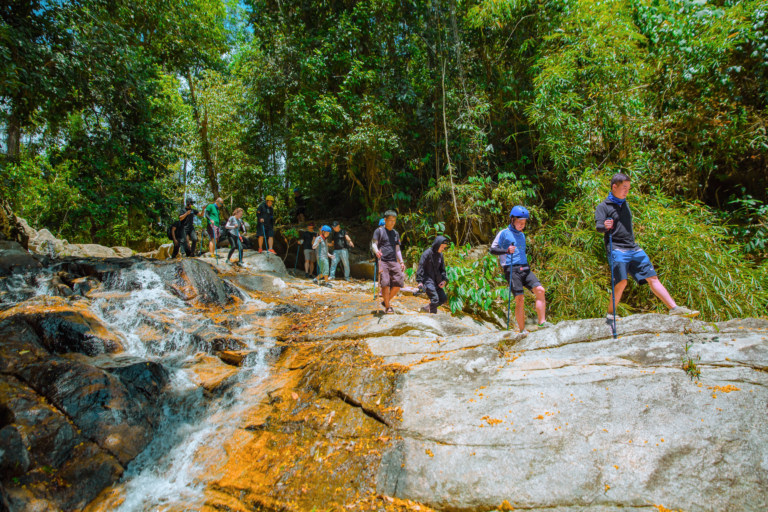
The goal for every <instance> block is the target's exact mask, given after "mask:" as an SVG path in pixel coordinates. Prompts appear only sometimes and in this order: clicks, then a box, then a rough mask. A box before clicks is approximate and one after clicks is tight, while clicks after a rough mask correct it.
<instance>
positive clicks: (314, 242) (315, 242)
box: [312, 236, 320, 249]
mask: <svg viewBox="0 0 768 512" xmlns="http://www.w3.org/2000/svg"><path fill="white" fill-rule="evenodd" d="M319 245H320V237H319V236H316V237H315V238H314V239H313V240H312V248H313V249H317V247H318V246H319Z"/></svg>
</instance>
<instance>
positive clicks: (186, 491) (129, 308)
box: [92, 268, 274, 512]
mask: <svg viewBox="0 0 768 512" xmlns="http://www.w3.org/2000/svg"><path fill="white" fill-rule="evenodd" d="M94 297H95V300H94V301H93V306H92V309H93V310H94V312H95V313H96V314H97V315H98V316H100V317H101V319H102V321H103V322H104V323H105V324H107V325H108V326H109V327H110V329H111V330H112V331H113V332H115V333H116V334H118V335H119V336H121V337H122V338H123V340H124V344H125V349H126V355H129V356H138V357H142V358H145V359H151V360H154V361H157V362H160V363H162V364H163V366H164V367H165V368H166V369H167V370H168V371H169V373H170V376H171V382H170V384H169V386H168V388H167V391H166V398H165V402H164V404H163V407H162V414H161V419H160V425H159V428H158V429H157V431H156V433H155V437H154V439H153V441H152V443H150V445H149V446H148V447H147V448H146V449H145V450H144V451H143V452H142V453H141V454H140V455H139V456H138V457H137V458H136V459H134V460H133V461H132V462H131V463H130V464H129V465H128V467H127V469H126V472H125V473H124V475H123V478H122V480H121V484H122V488H121V491H120V497H121V499H120V500H119V501H117V502H116V503H115V505H117V508H116V510H120V511H123V512H132V511H143V510H158V509H163V508H164V507H167V506H170V505H173V506H174V507H178V506H179V505H180V504H183V505H182V507H181V508H182V509H195V508H196V507H197V506H199V505H201V504H202V502H203V500H204V494H203V492H204V489H205V487H206V483H207V482H208V481H209V480H210V479H211V478H213V477H215V471H212V469H213V468H215V467H217V466H218V464H217V460H218V457H221V456H224V453H223V451H222V452H221V453H220V454H218V455H217V454H216V453H211V450H213V451H214V452H215V450H216V448H219V449H221V448H220V447H221V446H222V444H223V441H224V440H225V439H226V438H228V437H230V436H231V435H232V434H233V432H234V431H235V430H236V429H237V428H238V427H241V425H240V423H239V421H238V419H239V418H240V417H241V416H242V413H243V412H244V411H246V410H247V409H249V408H251V407H254V406H255V405H256V404H257V403H258V401H259V400H260V397H259V396H257V395H256V394H255V393H253V392H252V390H253V389H255V388H256V387H257V386H258V384H259V383H260V382H261V381H262V380H263V379H264V378H265V377H266V376H267V375H268V366H267V364H266V355H267V353H268V351H269V350H270V348H272V347H273V346H274V340H271V339H268V338H267V339H265V338H259V339H258V340H257V339H256V338H255V336H253V335H249V334H248V331H249V330H251V329H249V327H252V326H249V325H246V326H240V328H239V329H238V333H239V334H238V339H239V341H240V342H242V343H243V344H244V345H245V346H246V347H247V349H250V350H252V351H253V352H252V353H251V354H250V355H249V357H248V358H247V359H246V362H245V364H244V366H243V367H242V368H240V369H239V371H238V372H237V374H236V375H234V376H233V377H231V378H230V379H229V380H228V381H227V386H226V390H225V391H224V392H222V393H220V395H219V396H214V398H213V399H210V398H207V397H206V395H205V393H204V392H203V389H202V388H201V387H199V386H198V385H196V384H195V383H194V382H193V381H192V380H191V379H190V374H189V373H188V372H189V371H190V370H189V369H188V366H189V365H190V363H192V362H193V361H194V360H195V357H196V356H195V355H194V352H196V349H195V347H196V345H197V340H196V339H195V336H194V334H193V333H194V332H195V331H197V330H199V329H200V327H209V328H211V329H221V327H220V326H217V325H214V323H213V322H212V320H211V319H209V318H208V317H206V316H205V315H204V314H203V313H202V312H200V311H197V310H195V308H193V307H191V306H190V305H189V304H187V303H186V302H184V301H183V300H181V299H180V298H178V297H176V296H175V295H173V294H172V293H169V292H168V291H167V290H166V288H165V286H164V284H163V281H162V279H161V278H160V276H159V275H158V274H157V273H156V272H155V271H154V270H153V269H152V268H134V269H131V270H123V271H120V272H118V273H116V274H114V275H113V276H112V277H111V278H110V279H109V280H107V281H106V282H105V283H104V289H103V291H101V292H100V293H97V294H94ZM246 304H247V303H246ZM235 314H236V313H235ZM269 314H270V313H267V316H266V317H265V318H267V319H268V317H269ZM160 338H162V339H160ZM201 450H204V451H205V457H201V456H200V451H201Z"/></svg>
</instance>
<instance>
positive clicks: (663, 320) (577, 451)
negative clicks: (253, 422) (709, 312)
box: [368, 315, 768, 511]
mask: <svg viewBox="0 0 768 512" xmlns="http://www.w3.org/2000/svg"><path fill="white" fill-rule="evenodd" d="M601 323H602V326H605V321H604V320H603V319H600V320H582V321H576V322H563V323H561V324H558V325H557V326H555V327H554V328H551V329H547V330H543V331H539V332H536V333H533V334H531V335H529V336H528V337H527V338H523V337H521V336H520V335H519V334H513V335H511V336H510V338H508V339H504V338H501V339H500V338H499V334H488V335H480V336H475V337H472V338H460V337H450V338H444V339H442V340H440V343H437V344H436V343H434V341H433V340H429V339H426V338H425V339H423V340H419V341H416V340H413V339H410V340H409V339H408V338H405V337H399V338H394V337H393V338H390V339H388V340H387V342H381V341H380V340H369V341H368V345H369V347H370V348H371V350H372V352H373V353H374V354H379V355H381V356H383V357H386V359H387V361H388V362H390V363H400V364H406V365H408V366H409V367H410V369H409V371H408V372H407V373H404V374H403V375H402V377H401V380H400V382H399V383H398V406H399V407H400V408H401V409H402V411H403V412H402V422H398V423H396V424H395V427H396V431H397V436H398V437H399V438H400V439H398V440H397V441H396V442H395V443H393V445H392V446H391V448H390V449H389V450H388V451H387V452H386V453H385V454H384V456H383V457H382V462H381V465H380V467H379V474H378V485H377V492H379V493H381V494H384V495H388V496H392V497H396V498H401V499H409V500H413V501H416V502H419V503H421V504H424V505H427V506H428V507H431V508H434V509H438V510H467V511H470V510H498V509H499V507H500V506H501V505H502V504H503V503H505V502H506V503H507V505H508V506H509V508H507V509H509V510H511V509H512V508H515V509H562V510H576V509H581V508H587V507H590V508H600V509H601V510H620V509H621V510H625V509H632V508H633V507H636V508H638V509H640V508H643V507H646V506H647V505H648V503H651V504H657V505H659V506H660V505H663V506H664V507H667V508H669V509H675V510H677V509H681V510H698V509H702V507H704V508H707V509H712V510H737V509H738V510H759V509H764V508H766V506H768V497H767V496H768V494H766V492H765V490H766V489H765V484H764V482H765V481H766V477H768V473H767V472H768V468H766V467H765V462H764V455H763V454H764V452H765V446H766V443H767V442H768V436H766V434H765V433H764V429H763V428H762V425H763V423H764V411H763V406H764V404H765V403H766V402H768V376H766V373H765V372H764V371H756V369H760V368H763V369H764V368H766V367H768V341H766V339H765V338H766V330H767V329H768V322H764V321H763V322H762V323H755V322H754V321H753V322H751V323H746V322H745V323H742V324H741V325H737V324H732V325H731V326H730V327H731V328H732V330H731V332H728V334H727V335H724V330H725V328H727V327H728V326H725V325H722V329H721V332H718V329H720V328H721V326H717V327H715V326H712V325H709V324H704V323H702V322H695V321H694V322H691V321H689V320H687V319H679V318H675V317H669V316H666V315H637V316H636V317H629V318H626V319H622V320H621V322H620V324H619V331H620V332H621V333H622V336H621V338H619V339H617V340H614V339H613V338H612V336H611V333H610V330H605V329H603V328H602V327H601ZM686 343H688V344H689V345H690V344H691V343H692V347H691V348H690V349H689V351H688V352H686V350H685V346H686ZM430 348H431V350H430ZM457 348H458V350H456V349H457ZM508 349H511V350H512V352H509V351H506V350H508ZM687 356H691V357H694V358H696V357H698V356H700V357H701V361H700V363H699V368H700V369H701V380H700V381H698V382H697V381H696V380H695V379H692V378H691V376H690V375H688V374H687V373H686V371H684V370H683V367H682V359H683V358H685V357H687ZM692 489H695V491H692Z"/></svg>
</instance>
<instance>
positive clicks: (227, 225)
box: [224, 217, 239, 229]
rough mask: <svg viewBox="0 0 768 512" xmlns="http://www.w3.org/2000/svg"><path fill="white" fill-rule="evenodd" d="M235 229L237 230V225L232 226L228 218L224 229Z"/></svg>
mask: <svg viewBox="0 0 768 512" xmlns="http://www.w3.org/2000/svg"><path fill="white" fill-rule="evenodd" d="M235 228H239V226H238V225H237V223H235V224H232V217H230V218H229V219H227V223H226V224H225V225H224V229H235Z"/></svg>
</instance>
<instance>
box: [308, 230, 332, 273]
mask: <svg viewBox="0 0 768 512" xmlns="http://www.w3.org/2000/svg"><path fill="white" fill-rule="evenodd" d="M330 235H331V228H330V227H329V226H323V227H322V228H320V235H318V236H317V237H316V238H315V241H314V242H312V248H313V249H315V252H316V255H317V278H315V279H314V281H312V282H313V283H315V284H319V285H320V286H323V285H325V286H327V287H328V288H330V287H331V283H329V282H328V258H331V259H334V257H333V254H330V255H329V254H328V237H329V236H330Z"/></svg>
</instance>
